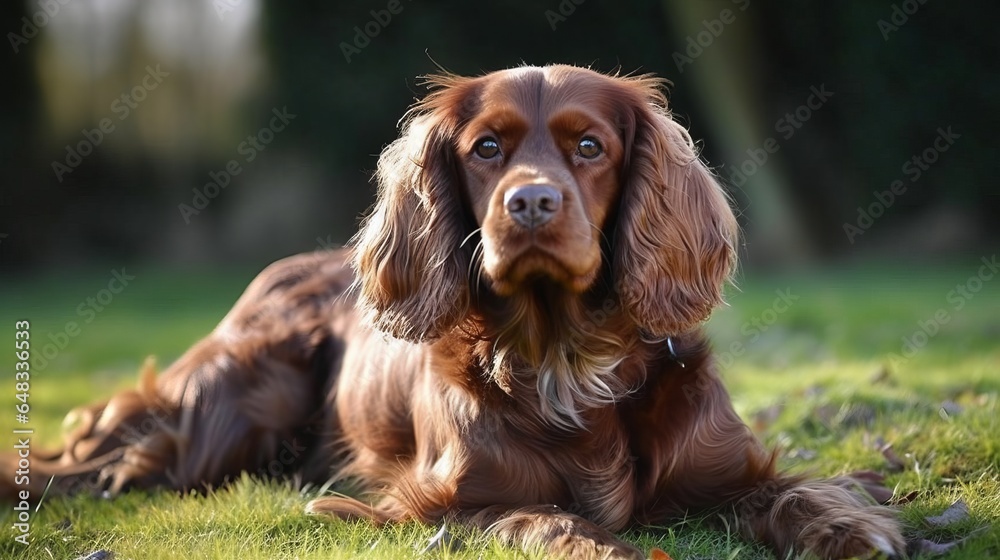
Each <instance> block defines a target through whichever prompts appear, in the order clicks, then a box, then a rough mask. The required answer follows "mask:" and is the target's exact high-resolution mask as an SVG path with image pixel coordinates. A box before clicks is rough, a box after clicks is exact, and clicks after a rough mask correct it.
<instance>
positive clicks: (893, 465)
mask: <svg viewBox="0 0 1000 560" xmlns="http://www.w3.org/2000/svg"><path fill="white" fill-rule="evenodd" d="M879 451H881V452H882V456H883V457H885V462H886V463H888V464H889V467H888V468H889V471H890V472H902V471H903V470H905V469H906V463H905V462H904V461H903V460H902V459H901V458H900V457H899V455H896V452H895V451H893V450H892V444H891V443H887V444H885V445H883V446H882V448H881V449H879Z"/></svg>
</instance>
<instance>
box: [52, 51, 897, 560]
mask: <svg viewBox="0 0 1000 560" xmlns="http://www.w3.org/2000/svg"><path fill="white" fill-rule="evenodd" d="M430 83H431V85H432V86H433V87H434V88H435V89H434V91H433V92H432V93H431V94H430V95H428V96H427V98H426V99H424V100H423V101H422V102H420V103H418V104H417V105H416V106H415V107H414V108H413V109H412V110H411V111H410V114H409V118H408V119H407V120H406V124H405V125H404V127H403V130H402V135H401V137H400V138H399V139H398V140H396V141H395V142H393V143H392V144H391V145H389V146H388V147H387V148H386V149H385V151H384V152H383V153H382V156H381V159H380V160H379V167H378V176H377V179H378V186H379V190H378V202H377V203H376V205H375V208H374V211H373V212H372V213H371V215H370V216H368V218H367V219H366V220H365V221H364V224H363V226H362V229H361V231H360V233H359V234H358V235H357V236H356V238H355V239H354V241H353V243H352V247H351V248H349V249H347V250H344V251H340V252H326V253H317V254H310V255H301V256H298V257H293V258H290V259H287V260H284V261H281V262H279V263H276V264H274V265H272V266H271V267H269V268H268V269H267V270H265V271H264V272H263V273H262V274H261V275H260V276H259V277H258V278H257V279H256V280H254V282H253V283H252V284H251V285H250V287H249V288H248V289H247V291H246V293H245V294H244V295H243V296H242V297H241V298H240V300H239V301H238V302H237V304H236V306H235V307H234V308H233V310H232V311H231V312H230V313H229V315H227V316H226V317H225V318H224V319H223V320H222V322H221V323H220V324H219V326H218V327H217V328H216V329H215V331H214V332H213V333H212V334H210V335H209V336H208V337H207V338H205V339H204V340H203V341H201V342H200V343H198V344H197V345H195V346H194V347H193V348H192V349H191V350H190V351H189V352H188V353H186V354H185V355H184V356H183V357H182V358H181V359H180V360H178V361H177V362H176V363H175V364H173V365H172V366H171V367H170V368H169V369H168V370H167V371H166V372H165V374H164V375H162V376H160V377H159V378H155V376H153V375H151V374H150V373H149V372H147V373H146V374H145V375H144V376H143V381H142V383H141V384H140V387H139V389H137V390H136V391H128V392H124V393H120V394H118V395H116V396H115V397H113V398H112V399H111V400H110V401H108V402H107V403H106V404H100V405H95V406H91V407H89V408H84V409H82V410H81V411H80V412H79V413H80V414H81V415H82V418H83V420H84V421H83V422H82V425H81V426H80V427H79V428H78V429H77V430H76V431H75V432H73V433H72V434H70V436H69V437H68V440H67V445H66V448H65V449H64V450H63V451H62V452H60V453H58V454H55V455H52V456H51V457H48V460H46V461H44V462H36V465H35V468H36V472H37V471H41V472H42V473H48V474H53V475H56V476H57V483H56V485H55V488H56V490H57V491H61V492H71V491H74V490H79V489H81V488H87V487H90V488H97V489H102V490H103V489H105V488H107V489H109V490H111V491H112V492H117V491H120V490H122V489H124V488H125V487H126V486H140V487H152V486H167V487H172V488H181V489H185V488H203V487H206V486H209V485H217V484H221V483H224V482H225V481H226V480H228V479H230V478H231V477H233V476H234V475H236V474H238V473H239V472H241V471H251V472H262V473H269V474H271V475H293V474H294V475H295V476H299V477H301V478H302V479H305V480H319V481H322V480H327V479H329V478H330V477H331V475H334V476H337V477H352V478H354V479H356V480H357V481H359V482H360V484H361V485H362V487H363V488H364V489H366V490H369V491H371V492H372V493H375V494H377V497H376V498H374V502H373V503H371V504H369V503H363V502H361V501H357V500H354V499H348V498H341V497H325V498H319V499H317V500H314V501H313V502H312V503H311V504H310V505H309V510H310V511H312V512H316V513H326V514H331V515H336V516H341V517H362V518H368V519H373V520H376V521H378V522H383V523H384V522H391V521H399V520H405V519H418V520H422V521H426V522H432V521H436V520H440V519H442V518H447V519H451V520H453V521H455V522H459V523H465V524H468V525H472V526H477V527H481V528H483V529H488V530H489V532H490V533H491V534H493V535H495V536H496V537H498V538H499V539H501V540H502V541H504V542H506V543H509V544H512V545H515V546H519V547H524V548H533V547H543V548H544V549H546V550H547V551H548V552H550V553H552V554H554V555H560V556H566V557H571V558H609V557H610V558H642V557H643V554H642V553H641V552H640V551H639V550H637V549H636V548H634V547H633V546H631V545H629V544H626V543H624V542H623V541H621V540H619V539H618V538H617V537H615V535H614V534H613V532H614V531H619V530H622V529H624V528H626V527H629V526H633V525H636V524H642V523H660V522H663V521H665V520H668V519H670V518H672V517H676V516H680V515H684V514H685V513H686V512H695V511H704V510H707V509H710V508H718V510H719V511H722V512H723V513H724V514H726V515H728V516H729V517H730V518H732V519H733V520H734V522H735V523H736V526H737V527H739V529H740V530H741V531H742V533H743V534H745V535H746V536H747V537H750V538H755V539H759V540H762V541H764V542H766V543H768V544H769V545H771V546H772V547H773V548H774V549H775V551H776V552H777V553H778V554H780V555H785V554H788V553H790V552H795V553H802V552H807V553H811V554H814V555H816V556H819V557H820V558H843V557H847V556H853V555H862V554H866V553H868V552H869V551H873V550H875V551H881V552H884V553H887V554H890V555H891V554H897V553H900V552H901V551H902V549H903V542H902V537H901V535H900V531H899V528H898V526H897V522H896V521H895V519H894V516H893V514H892V513H891V512H890V510H888V509H885V508H882V507H880V506H877V505H873V504H872V503H871V501H870V500H869V499H867V498H865V497H863V496H862V495H861V494H856V493H854V491H852V490H851V489H850V488H849V486H851V484H850V481H848V480H845V479H840V480H834V481H816V480H803V479H801V478H796V477H788V476H785V475H782V474H779V473H776V472H775V469H774V455H773V454H772V453H769V452H768V451H766V450H765V449H763V448H762V446H761V445H760V444H759V443H758V441H757V440H756V439H755V438H754V437H753V435H752V434H751V433H750V430H749V429H748V428H747V427H746V426H745V425H744V424H743V422H742V421H741V420H740V418H739V417H738V416H737V415H736V413H735V412H734V411H733V408H732V405H731V403H730V399H729V395H728V394H727V393H726V390H725V388H724V387H723V385H722V383H721V382H720V380H719V376H718V374H717V372H716V369H715V367H714V366H713V364H712V358H711V354H710V352H709V349H708V346H707V343H706V341H705V338H704V336H703V334H702V332H701V330H700V328H699V323H700V322H701V321H703V320H704V319H706V318H707V317H708V315H709V313H710V312H711V311H712V309H713V308H714V307H715V306H716V305H717V304H718V303H719V302H720V301H721V299H722V292H721V290H722V286H723V284H724V283H725V282H726V280H727V278H728V275H729V274H730V272H731V270H732V267H733V265H734V258H735V251H734V247H735V245H736V232H737V227H736V222H735V219H734V217H733V214H732V212H731V210H730V208H729V206H728V203H727V200H726V197H725V195H724V194H723V191H722V189H721V188H720V187H719V185H718V184H717V183H716V182H715V180H714V178H713V176H712V174H711V173H710V172H709V171H708V170H707V169H706V167H705V166H704V165H703V164H702V163H701V162H700V161H699V159H698V155H697V153H696V152H695V150H694V148H693V146H692V142H691V139H690V138H689V136H688V134H687V132H686V131H685V130H684V129H683V128H682V127H680V126H679V125H678V124H677V123H675V122H674V121H673V120H672V118H671V116H670V114H669V111H668V109H667V106H666V100H665V98H664V96H663V94H662V93H661V91H660V87H659V86H660V81H659V80H657V79H655V78H651V77H647V76H640V77H629V78H622V77H613V76H606V75H602V74H598V73H596V72H593V71H590V70H586V69H581V68H575V67H569V66H549V67H544V68H536V67H524V68H517V69H513V70H506V71H501V72H495V73H492V74H488V75H485V76H481V77H475V78H463V77H458V76H441V77H436V78H432V79H431V80H430ZM35 480H40V477H37V476H36V478H35Z"/></svg>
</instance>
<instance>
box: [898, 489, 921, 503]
mask: <svg viewBox="0 0 1000 560" xmlns="http://www.w3.org/2000/svg"><path fill="white" fill-rule="evenodd" d="M919 495H920V491H918V490H913V491H912V492H910V493H909V494H906V495H905V496H900V497H898V498H896V499H895V500H892V505H894V506H901V505H903V504H908V503H910V502H912V501H913V500H916V499H917V496H919Z"/></svg>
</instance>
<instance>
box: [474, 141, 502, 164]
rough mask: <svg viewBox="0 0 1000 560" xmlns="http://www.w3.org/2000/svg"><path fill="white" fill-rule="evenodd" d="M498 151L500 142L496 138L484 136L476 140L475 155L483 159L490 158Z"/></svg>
mask: <svg viewBox="0 0 1000 560" xmlns="http://www.w3.org/2000/svg"><path fill="white" fill-rule="evenodd" d="M499 153H500V144H499V143H498V142H497V141H496V138H491V137H486V138H483V139H482V140H480V141H479V142H476V155H477V156H479V157H481V158H483V159H492V158H494V157H496V156H497V154H499Z"/></svg>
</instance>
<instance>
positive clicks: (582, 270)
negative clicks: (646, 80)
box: [455, 67, 625, 295]
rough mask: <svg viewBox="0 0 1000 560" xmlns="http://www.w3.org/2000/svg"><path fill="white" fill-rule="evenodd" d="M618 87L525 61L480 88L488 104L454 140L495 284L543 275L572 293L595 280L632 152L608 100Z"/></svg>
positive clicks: (507, 289)
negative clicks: (627, 150)
mask: <svg viewBox="0 0 1000 560" xmlns="http://www.w3.org/2000/svg"><path fill="white" fill-rule="evenodd" d="M614 86H615V84H614V83H613V82H611V81H610V80H609V79H608V78H606V77H605V76H601V75H598V74H596V73H593V72H588V71H579V70H578V69H575V68H570V67H559V68H556V69H551V70H547V71H539V70H538V69H531V68H524V69H515V70H507V71H504V72H498V73H496V74H493V75H491V77H490V79H489V80H487V81H486V83H484V84H483V85H482V86H481V88H480V89H479V91H477V92H476V93H475V94H473V95H474V96H475V97H476V98H477V99H476V100H475V103H474V105H476V106H478V107H480V110H478V111H475V112H474V114H473V115H472V117H471V118H470V119H469V121H468V123H467V124H466V125H465V126H464V128H463V129H462V131H461V133H460V134H459V135H458V138H457V142H456V146H455V147H456V152H457V156H458V160H459V162H460V165H459V169H460V170H461V174H462V180H463V182H464V184H465V192H466V193H467V197H468V201H469V206H470V207H471V211H472V213H473V214H474V216H475V220H476V223H477V224H478V225H479V226H480V227H481V228H482V229H481V234H482V251H483V254H482V268H483V272H484V276H485V278H486V280H487V281H488V283H489V285H490V287H491V288H492V289H493V290H494V291H495V292H497V293H499V294H501V295H510V294H512V293H514V292H516V291H517V290H518V289H519V287H520V286H521V285H522V284H523V283H524V282H525V281H531V280H533V279H535V278H538V277H543V278H546V279H548V280H551V281H554V282H557V283H559V284H560V285H562V286H564V287H565V288H566V289H568V290H571V291H573V292H582V291H584V290H586V289H587V288H589V287H590V285H591V284H592V283H593V281H594V278H595V277H596V275H597V273H598V271H599V270H600V267H601V250H600V241H601V235H602V228H603V227H604V225H605V221H606V219H607V218H608V214H609V213H610V212H611V210H612V208H613V207H614V206H615V202H616V201H617V199H618V197H619V193H620V190H621V184H620V180H621V170H622V163H623V161H624V157H625V152H624V149H625V147H624V140H623V131H622V130H621V128H620V125H618V124H616V121H617V122H620V118H619V115H618V113H617V108H616V107H615V106H614V105H613V104H610V103H607V101H606V100H608V99H613V98H614V93H615V91H614Z"/></svg>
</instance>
